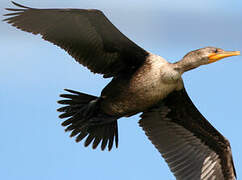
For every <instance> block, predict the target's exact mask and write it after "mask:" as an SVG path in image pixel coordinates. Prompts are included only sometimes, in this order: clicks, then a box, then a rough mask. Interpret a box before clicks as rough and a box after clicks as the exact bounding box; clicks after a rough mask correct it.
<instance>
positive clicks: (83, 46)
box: [4, 2, 148, 77]
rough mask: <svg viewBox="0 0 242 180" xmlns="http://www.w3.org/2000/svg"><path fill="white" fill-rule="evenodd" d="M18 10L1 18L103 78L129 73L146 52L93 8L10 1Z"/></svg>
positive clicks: (143, 58)
mask: <svg viewBox="0 0 242 180" xmlns="http://www.w3.org/2000/svg"><path fill="white" fill-rule="evenodd" d="M13 4H14V5H16V6H18V7H20V8H21V9H10V8H7V10H9V11H13V13H9V14H5V16H10V17H9V18H7V19H4V21H7V22H8V23H9V24H11V25H13V26H15V27H17V28H19V29H21V30H23V31H27V32H31V33H33V34H41V35H42V37H43V39H45V40H47V41H50V42H52V43H54V44H55V45H57V46H59V47H61V48H63V49H64V50H66V51H67V52H68V53H69V54H70V55H71V56H72V57H74V58H75V59H76V60H77V61H78V62H79V63H81V64H82V65H84V66H86V67H87V68H89V69H90V70H91V71H92V72H94V73H101V74H104V77H111V76H117V75H119V74H120V73H126V72H130V71H132V70H134V69H136V68H138V67H139V66H141V65H142V63H143V62H144V61H145V58H146V56H147V55H148V52H146V51H145V50H144V49H142V48H140V47H139V46H137V45H136V44H135V43H134V42H132V41H131V40H129V39H128V38H127V37H126V36H124V35H123V34H122V33H121V32H120V31H119V30H118V29H117V28H116V27H115V26H114V25H113V24H112V23H111V22H110V21H109V20H108V19H107V18H106V17H105V15H104V14H103V13H102V12H101V11H99V10H95V9H93V10H92V9H35V8H30V7H26V6H22V5H20V4H17V3H15V2H13Z"/></svg>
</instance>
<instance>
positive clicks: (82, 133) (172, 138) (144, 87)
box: [5, 2, 240, 180]
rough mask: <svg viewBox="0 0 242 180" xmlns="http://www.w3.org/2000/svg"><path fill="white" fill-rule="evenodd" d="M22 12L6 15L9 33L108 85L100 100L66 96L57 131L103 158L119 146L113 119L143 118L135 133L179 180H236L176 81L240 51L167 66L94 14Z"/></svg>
mask: <svg viewBox="0 0 242 180" xmlns="http://www.w3.org/2000/svg"><path fill="white" fill-rule="evenodd" d="M13 4H14V5H16V6H18V7H20V8H21V9H7V10H9V11H14V12H13V13H10V14H6V16H10V17H9V18H7V19H5V21H7V22H8V23H10V24H12V25H13V26H15V27H17V28H19V29H21V30H23V31H27V32H31V33H33V34H41V35H42V37H43V39H45V40H47V41H50V42H52V43H54V44H55V45H57V46H60V47H61V48H63V49H64V50H66V51H67V52H68V53H69V54H70V55H71V56H72V57H74V58H75V59H76V60H77V61H78V62H79V63H80V64H82V65H84V66H86V67H87V68H88V69H90V70H91V71H92V72H94V73H100V74H103V76H104V78H108V77H112V78H113V79H112V81H111V82H110V83H109V84H108V85H107V86H106V87H105V88H104V89H103V91H102V93H101V95H100V97H95V96H92V95H88V94H84V93H80V92H76V91H73V90H66V91H68V92H69V93H70V94H62V95H61V97H63V98H66V99H64V100H61V101H59V103H60V104H63V105H65V106H64V107H61V108H59V109H58V111H60V112H62V114H61V115H60V118H68V119H67V120H65V121H64V122H63V123H62V125H63V126H67V128H66V131H71V135H70V136H71V137H73V136H76V141H77V142H79V141H81V140H82V139H83V138H85V137H86V139H85V146H88V145H89V144H92V147H93V149H95V148H96V147H97V146H98V144H101V149H102V150H104V149H105V147H106V146H108V150H111V149H112V146H113V142H114V141H115V144H116V147H117V146H118V125H117V119H119V118H121V117H124V116H125V117H129V116H132V115H134V114H137V113H139V112H142V115H141V120H140V121H139V125H140V126H141V127H142V128H143V130H144V131H145V133H146V135H147V136H148V138H149V139H150V140H151V141H152V143H153V144H154V145H155V147H156V148H157V149H158V150H159V151H160V153H161V154H162V156H163V157H164V158H165V160H166V162H167V163H168V165H169V167H170V169H171V171H172V172H173V173H174V175H175V177H176V178H177V179H181V180H184V179H191V180H198V179H202V180H205V179H206V180H211V179H216V180H223V179H224V180H232V179H235V178H236V173H235V168H234V164H233V159H232V154H231V148H230V144H229V141H228V140H227V139H226V138H225V137H224V136H223V135H221V134H220V133H219V132H218V131H217V130H216V129H215V128H214V127H213V126H212V125H211V124H210V123H209V122H208V121H207V120H206V119H205V118H204V117H203V116H202V114H200V112H199V111H198V110H197V109H196V107H195V106H194V105H193V103H192V101H191V100H190V98H189V97H188V95H187V93H186V90H185V89H184V85H183V80H182V78H181V76H182V74H183V73H184V72H186V71H189V70H191V69H194V68H197V67H199V66H200V65H205V64H209V63H212V62H215V61H218V60H220V59H222V58H225V57H229V56H235V55H239V54H240V52H239V51H224V50H222V49H220V48H215V47H206V48H201V49H198V50H195V51H192V52H189V53H188V54H187V55H185V56H184V57H183V58H182V60H180V61H178V62H176V63H169V62H167V61H166V60H165V59H163V58H162V57H160V56H158V55H154V54H152V53H150V52H147V51H145V50H144V49H142V48H141V47H139V46H137V45H136V44H135V43H134V42H132V41H131V40H129V39H128V38H127V37H126V36H124V35H123V34H122V33H121V32H120V31H119V30H118V29H117V28H115V27H114V25H113V24H112V23H111V22H110V21H109V20H108V19H107V18H106V17H105V15H104V14H103V13H102V12H101V11H99V10H94V9H93V10H85V9H35V8H29V7H25V6H22V5H20V4H17V3H15V2H13Z"/></svg>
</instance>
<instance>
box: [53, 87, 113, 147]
mask: <svg viewBox="0 0 242 180" xmlns="http://www.w3.org/2000/svg"><path fill="white" fill-rule="evenodd" d="M65 90H66V91H67V92H69V93H71V94H61V95H60V97H63V98H66V99H64V100H60V101H58V103H59V104H62V105H65V106H64V107H61V108H59V109H58V110H57V111H59V112H62V114H61V115H60V116H59V117H60V118H68V119H67V120H65V121H64V122H63V123H62V125H63V126H67V127H66V129H65V131H72V132H71V134H70V137H73V136H77V137H76V142H79V141H81V140H82V139H83V138H85V137H86V136H87V138H86V140H85V143H84V145H85V146H88V145H89V144H91V143H92V141H93V143H92V148H93V149H95V148H96V147H97V146H98V144H99V143H100V142H101V141H102V142H101V149H102V150H104V149H105V148H106V146H107V144H108V150H109V151H110V150H111V149H112V147H113V141H114V139H115V144H116V147H118V125H117V117H113V116H109V115H106V114H104V113H101V112H100V111H99V102H100V100H101V99H100V98H98V97H95V96H92V95H88V94H84V93H80V92H77V91H73V90H68V89H65Z"/></svg>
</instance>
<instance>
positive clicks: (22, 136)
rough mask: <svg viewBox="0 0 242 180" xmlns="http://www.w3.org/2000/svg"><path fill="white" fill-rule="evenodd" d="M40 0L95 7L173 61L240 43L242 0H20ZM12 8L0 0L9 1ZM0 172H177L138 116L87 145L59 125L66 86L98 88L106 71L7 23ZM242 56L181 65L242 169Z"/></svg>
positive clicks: (57, 175) (50, 178) (21, 175)
mask: <svg viewBox="0 0 242 180" xmlns="http://www.w3.org/2000/svg"><path fill="white" fill-rule="evenodd" d="M17 2H18V3H22V4H24V5H26V6H31V7H41V8H56V7H58V8H69V7H71V8H97V9H100V10H102V11H103V12H104V13H105V14H106V15H107V17H108V18H109V19H110V20H111V21H112V22H113V23H114V24H115V25H116V26H117V27H118V28H119V29H120V30H121V31H122V32H123V33H124V34H125V35H127V36H128V37H129V38H130V39H132V40H133V41H134V42H136V43H137V44H139V45H140V46H142V47H143V48H145V49H146V50H148V51H150V52H152V53H155V54H158V55H161V56H163V57H164V58H166V59H168V60H170V61H171V62H174V61H176V60H179V59H181V58H182V57H183V56H184V55H185V54H186V53H187V52H188V51H191V50H194V49H197V48H200V47H205V46H217V47H220V48H224V49H226V50H242V35H241V34H242V23H241V22H242V21H241V19H242V11H241V8H242V1H240V0H231V1H226V0H214V1H210V0H197V1H196V3H195V2H194V1H192V0H183V1H180V0H176V1H174V0H159V1H158V0H157V1H144V0H132V1H130V0H122V1H118V2H116V1H111V0H102V1H97V0H93V1H91V0H86V1H76V0H69V1H57V0H52V1H46V0H44V1H23V0H18V1H17ZM5 7H13V5H12V4H11V3H10V1H7V0H0V14H1V16H2V14H4V13H6V11H5V10H3V8H5ZM0 29H1V33H0V39H1V41H0V48H1V57H0V63H1V66H0V87H1V88H0V122H1V126H0V159H1V163H0V172H1V173H0V179H5V180H15V179H23V180H30V179H35V180H55V179H58V180H62V179H67V178H68V179H99V180H103V179H105V180H106V179H115V180H123V179H127V180H135V179H139V180H143V179H167V180H170V179H174V177H173V175H172V174H171V172H170V171H169V169H168V167H167V165H166V163H165V162H164V160H163V159H162V158H161V156H160V154H159V153H158V151H157V150H156V149H155V148H154V147H153V145H152V144H151V143H150V142H149V141H148V139H147V138H146V136H145V135H144V132H143V131H142V130H141V128H139V127H138V124H137V121H138V119H139V118H138V116H134V117H131V118H128V119H125V118H123V119H120V120H119V137H120V143H119V148H118V149H114V150H112V151H111V152H107V151H105V152H102V151H101V150H99V149H98V150H95V151H94V150H92V149H91V148H84V147H83V145H82V143H79V144H77V143H75V141H74V139H70V138H69V137H68V134H67V133H64V130H63V127H61V126H60V123H61V120H60V119H59V118H58V115H59V114H58V113H57V112H56V109H57V108H58V107H59V105H58V104H57V103H56V101H57V100H59V97H58V95H59V94H60V93H63V89H64V88H69V89H74V90H78V91H81V92H85V93H89V94H93V95H99V94H100V92H101V90H102V88H103V87H104V86H105V85H106V84H107V83H108V81H109V80H104V79H102V78H101V76H100V75H94V74H92V73H90V72H89V71H88V70H87V69H86V68H84V67H82V66H80V65H79V64H78V63H76V62H75V61H74V60H73V59H72V58H71V57H70V56H69V55H68V54H67V53H66V52H64V51H63V50H61V49H60V48H58V47H56V46H54V45H52V44H50V43H48V42H46V41H44V40H42V39H41V38H40V36H34V35H32V34H29V33H25V32H22V31H20V30H17V29H15V28H14V27H11V26H10V25H8V24H6V23H4V22H0ZM241 67H242V57H241V56H238V57H232V58H228V59H224V60H222V61H220V62H217V63H214V64H211V65H208V66H203V67H200V68H198V69H195V70H193V71H191V72H188V73H186V74H184V76H183V77H184V81H185V86H186V88H187V91H188V93H189V95H190V97H191V98H192V100H193V102H194V104H195V105H196V106H197V108H198V109H199V110H200V111H201V113H202V114H203V115H204V116H205V117H206V118H207V119H208V120H209V121H210V122H211V124H212V125H213V126H215V127H216V128H217V129H218V130H219V131H220V132H221V133H222V134H223V135H224V136H225V137H226V138H227V139H228V140H229V141H230V143H231V146H232V152H233V158H234V162H235V167H236V170H237V175H238V179H241V177H242V170H241V168H240V167H241V166H242V159H241V156H242V144H241V137H242V132H241V126H242V122H241V120H242V113H241V107H242V96H241V92H242V83H241V77H242V71H241Z"/></svg>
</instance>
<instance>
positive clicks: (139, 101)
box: [101, 80, 177, 116]
mask: <svg viewBox="0 0 242 180" xmlns="http://www.w3.org/2000/svg"><path fill="white" fill-rule="evenodd" d="M110 84H111V85H110V87H108V88H105V91H104V93H102V95H103V96H104V100H103V101H102V102H101V109H102V110H103V111H104V112H105V113H107V114H110V115H117V116H130V115H133V114H136V113H138V112H142V111H145V110H147V109H148V108H150V107H152V106H154V105H155V104H157V103H158V102H160V101H161V100H162V99H163V98H165V97H166V96H167V95H168V94H169V93H171V92H172V91H173V90H175V89H176V87H177V83H164V82H162V81H161V80H159V81H147V82H145V81H143V82H142V83H140V82H139V81H134V82H132V81H131V82H129V83H127V84H126V83H121V84H119V85H118V86H116V87H115V86H114V84H116V83H113V84H112V83H110Z"/></svg>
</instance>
